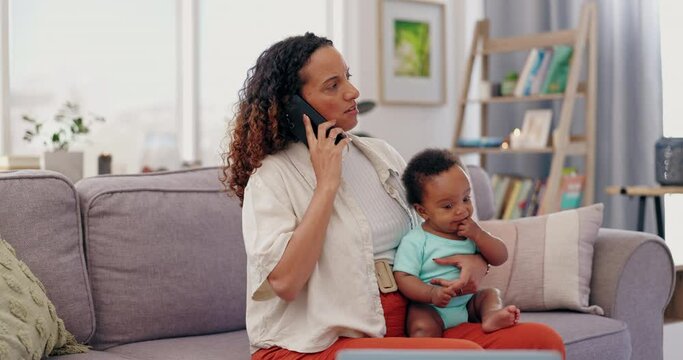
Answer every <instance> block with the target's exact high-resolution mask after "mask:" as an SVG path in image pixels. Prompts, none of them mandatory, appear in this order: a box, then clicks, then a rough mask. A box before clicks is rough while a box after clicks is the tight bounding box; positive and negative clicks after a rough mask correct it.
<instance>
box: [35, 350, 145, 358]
mask: <svg viewBox="0 0 683 360" xmlns="http://www.w3.org/2000/svg"><path fill="white" fill-rule="evenodd" d="M48 359H49V360H133V359H131V358H129V357H124V356H121V355H118V354H112V353H108V352H106V351H97V350H90V351H88V352H87V353H85V354H74V355H62V356H50V357H49V358H48Z"/></svg>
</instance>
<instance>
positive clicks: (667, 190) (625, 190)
mask: <svg viewBox="0 0 683 360" xmlns="http://www.w3.org/2000/svg"><path fill="white" fill-rule="evenodd" d="M605 192H606V193H608V194H610V195H627V196H637V197H638V227H637V229H638V231H643V228H644V227H645V199H647V198H648V197H651V198H653V199H654V205H655V217H656V220H657V235H659V236H660V237H661V238H662V239H664V217H663V215H662V196H664V195H666V194H683V186H647V185H636V186H619V185H612V186H608V187H607V188H606V189H605Z"/></svg>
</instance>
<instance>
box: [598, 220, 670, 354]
mask: <svg viewBox="0 0 683 360" xmlns="http://www.w3.org/2000/svg"><path fill="white" fill-rule="evenodd" d="M674 278H675V271H674V265H673V259H672V257H671V252H670V251H669V248H668V247H667V246H666V244H665V243H664V241H663V240H662V239H661V238H660V237H658V236H656V235H654V234H649V233H644V232H637V231H628V230H616V229H600V231H599V232H598V238H597V240H596V242H595V250H594V254H593V276H592V279H591V299H590V303H591V304H596V305H599V306H601V307H602V308H603V309H604V310H605V315H606V316H609V317H611V318H614V319H618V320H621V321H624V322H625V323H627V325H628V329H629V332H630V334H631V343H632V349H633V357H632V359H646V358H648V357H649V358H652V359H657V358H661V357H662V355H661V351H662V331H663V317H664V310H665V308H666V305H667V303H668V302H669V299H670V298H671V296H672V294H673V287H674ZM653 351H659V352H660V354H659V356H657V354H654V353H652V352H653Z"/></svg>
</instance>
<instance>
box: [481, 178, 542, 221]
mask: <svg viewBox="0 0 683 360" xmlns="http://www.w3.org/2000/svg"><path fill="white" fill-rule="evenodd" d="M491 184H493V185H495V186H493V202H494V207H495V209H494V210H495V213H494V214H495V217H496V218H498V219H506V220H507V219H517V218H521V217H527V216H535V215H537V214H538V208H539V205H540V203H541V201H542V198H543V192H544V190H545V180H541V179H535V178H529V177H521V176H518V175H506V174H494V175H493V176H492V179H491Z"/></svg>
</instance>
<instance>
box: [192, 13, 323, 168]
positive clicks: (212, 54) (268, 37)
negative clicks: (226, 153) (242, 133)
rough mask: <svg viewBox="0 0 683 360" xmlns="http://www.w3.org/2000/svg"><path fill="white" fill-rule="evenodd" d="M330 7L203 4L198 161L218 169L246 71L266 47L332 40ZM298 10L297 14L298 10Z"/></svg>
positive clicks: (201, 16)
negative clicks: (313, 38) (308, 38)
mask: <svg viewBox="0 0 683 360" xmlns="http://www.w3.org/2000/svg"><path fill="white" fill-rule="evenodd" d="M329 3H330V2H329V1H320V0H288V1H266V0H251V1H241V2H233V1H222V0H204V1H202V2H201V3H200V20H199V24H200V29H199V33H200V41H199V43H200V61H199V63H200V91H199V94H200V95H199V98H200V99H201V100H200V112H199V113H200V119H201V121H200V124H199V129H200V139H201V140H200V148H199V153H200V158H201V160H202V163H203V164H204V165H216V164H220V163H221V160H220V153H221V151H222V149H223V148H224V147H225V146H226V144H225V135H226V129H227V125H228V121H229V120H231V119H232V117H233V115H234V105H235V104H236V102H237V100H238V98H237V93H238V91H239V90H240V89H241V88H242V85H243V83H244V80H245V79H246V76H247V70H248V69H249V68H251V67H252V66H254V64H255V63H256V58H257V57H258V56H259V55H260V54H261V52H262V51H263V50H265V49H266V48H267V47H268V46H270V45H272V44H274V43H275V42H277V41H280V40H282V39H283V38H285V37H287V36H289V35H300V34H303V33H305V32H306V31H311V32H314V33H315V34H317V35H321V36H329V34H328V32H329V31H328V28H327V24H328V21H327V15H328V7H329V6H330V4H329ZM294 9H296V10H294Z"/></svg>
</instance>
